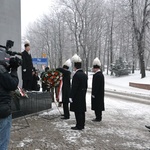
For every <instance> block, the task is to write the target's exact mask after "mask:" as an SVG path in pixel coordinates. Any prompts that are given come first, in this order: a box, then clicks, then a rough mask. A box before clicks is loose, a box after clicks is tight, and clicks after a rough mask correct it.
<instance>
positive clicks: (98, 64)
mask: <svg viewBox="0 0 150 150" xmlns="http://www.w3.org/2000/svg"><path fill="white" fill-rule="evenodd" d="M99 67H101V61H100V60H99V59H98V57H96V58H95V59H94V60H93V68H99Z"/></svg>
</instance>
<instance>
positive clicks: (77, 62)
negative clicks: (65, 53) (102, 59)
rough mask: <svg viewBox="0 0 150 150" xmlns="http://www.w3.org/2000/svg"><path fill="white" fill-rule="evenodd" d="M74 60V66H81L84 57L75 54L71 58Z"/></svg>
mask: <svg viewBox="0 0 150 150" xmlns="http://www.w3.org/2000/svg"><path fill="white" fill-rule="evenodd" d="M71 60H72V62H74V67H76V68H81V65H82V59H81V58H80V57H79V56H78V55H77V54H75V55H74V56H73V57H72V58H71Z"/></svg>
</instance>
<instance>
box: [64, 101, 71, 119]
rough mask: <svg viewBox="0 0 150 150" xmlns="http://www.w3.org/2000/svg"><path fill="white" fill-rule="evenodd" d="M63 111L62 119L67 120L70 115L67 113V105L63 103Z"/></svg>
mask: <svg viewBox="0 0 150 150" xmlns="http://www.w3.org/2000/svg"><path fill="white" fill-rule="evenodd" d="M63 110H64V117H65V118H69V117H70V113H69V103H65V102H63Z"/></svg>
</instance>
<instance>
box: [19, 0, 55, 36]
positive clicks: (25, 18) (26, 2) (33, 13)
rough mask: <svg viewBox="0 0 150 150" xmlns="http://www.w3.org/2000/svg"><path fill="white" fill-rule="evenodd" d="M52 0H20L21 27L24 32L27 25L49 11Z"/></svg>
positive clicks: (23, 32)
mask: <svg viewBox="0 0 150 150" xmlns="http://www.w3.org/2000/svg"><path fill="white" fill-rule="evenodd" d="M53 3H54V0H21V28H22V31H21V32H22V35H24V34H25V31H26V29H27V26H28V25H29V24H30V23H33V22H34V21H35V20H36V19H38V18H40V17H41V16H42V15H43V14H44V13H47V12H49V10H50V8H52V5H53Z"/></svg>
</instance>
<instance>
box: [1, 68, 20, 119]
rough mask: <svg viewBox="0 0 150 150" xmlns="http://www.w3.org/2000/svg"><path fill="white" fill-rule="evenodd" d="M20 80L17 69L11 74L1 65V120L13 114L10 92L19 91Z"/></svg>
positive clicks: (12, 70)
mask: <svg viewBox="0 0 150 150" xmlns="http://www.w3.org/2000/svg"><path fill="white" fill-rule="evenodd" d="M18 83H19V80H18V75H17V70H16V69H11V73H8V71H7V70H6V69H5V67H4V66H2V65H0V119H1V118H5V117H8V116H9V115H10V114H11V95H10V92H11V91H14V90H16V89H17V86H18Z"/></svg>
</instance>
